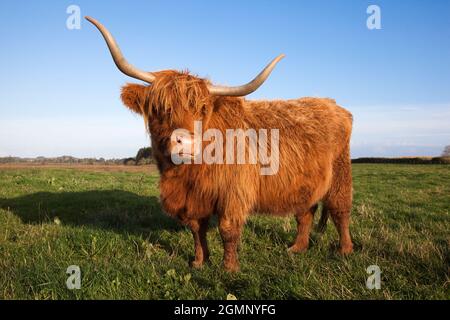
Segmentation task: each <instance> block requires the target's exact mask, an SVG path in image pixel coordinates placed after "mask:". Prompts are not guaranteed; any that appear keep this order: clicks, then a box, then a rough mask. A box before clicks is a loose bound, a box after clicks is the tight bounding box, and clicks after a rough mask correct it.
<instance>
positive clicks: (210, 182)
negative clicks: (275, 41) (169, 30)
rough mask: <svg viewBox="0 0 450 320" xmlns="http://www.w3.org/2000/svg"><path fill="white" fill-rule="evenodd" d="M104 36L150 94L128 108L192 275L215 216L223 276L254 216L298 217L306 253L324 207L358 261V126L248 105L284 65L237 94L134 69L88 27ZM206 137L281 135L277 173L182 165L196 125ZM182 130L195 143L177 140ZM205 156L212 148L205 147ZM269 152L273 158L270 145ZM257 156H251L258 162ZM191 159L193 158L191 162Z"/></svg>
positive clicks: (271, 105)
mask: <svg viewBox="0 0 450 320" xmlns="http://www.w3.org/2000/svg"><path fill="white" fill-rule="evenodd" d="M87 19H88V20H89V21H90V22H92V23H93V24H94V25H95V26H96V27H97V28H98V29H99V31H100V32H101V33H102V35H103V37H104V38H105V40H106V42H107V45H108V47H109V50H110V52H111V54H112V57H113V59H114V61H115V63H116V65H117V67H118V68H119V69H120V70H121V71H122V72H123V73H125V74H126V75H128V76H130V77H133V78H136V79H139V80H142V81H144V82H146V83H147V84H148V85H140V84H127V85H125V86H124V87H123V88H122V94H121V98H122V101H123V103H124V104H125V105H126V106H127V107H128V108H129V109H130V110H132V111H134V112H136V113H138V114H140V115H142V116H143V118H144V121H145V124H146V128H147V129H148V131H149V133H150V136H151V143H152V148H153V151H154V154H153V156H154V158H155V160H156V163H157V166H158V169H159V172H160V175H161V178H160V185H159V186H160V198H161V203H162V207H163V209H164V211H165V212H166V213H167V214H168V215H169V216H171V217H174V218H176V219H178V220H179V221H180V222H181V223H182V224H184V225H186V226H188V227H189V228H190V230H191V231H192V234H193V237H194V247H195V258H194V260H193V261H192V266H193V267H201V266H202V265H203V264H204V262H205V261H208V259H209V251H208V245H207V237H206V234H207V229H208V222H209V220H210V218H211V216H212V215H214V214H215V215H217V217H218V225H219V232H220V235H221V238H222V241H223V246H224V258H223V261H224V267H225V269H226V270H229V271H236V270H238V269H239V262H238V257H237V249H238V244H239V241H240V236H241V233H242V229H243V226H244V224H245V221H246V219H247V217H248V216H249V215H250V214H251V213H266V214H272V215H278V216H285V215H288V214H292V213H293V214H294V215H295V218H296V221H297V236H296V239H295V242H294V244H293V245H292V246H291V247H290V248H289V249H288V250H289V251H290V252H292V253H296V252H303V251H305V250H307V248H308V242H309V235H310V230H311V226H312V222H313V217H314V213H315V211H316V208H317V205H318V203H319V202H322V203H323V211H322V218H321V223H322V225H324V224H325V223H326V220H327V217H328V216H331V218H332V220H333V222H334V224H335V226H336V228H337V231H338V233H339V237H340V243H339V253H341V254H343V255H345V254H349V253H351V252H352V248H353V245H352V241H351V238H350V232H349V218H350V210H351V205H352V176H351V162H350V135H351V129H352V116H351V114H350V113H349V112H348V111H346V110H345V109H343V108H341V107H339V106H338V105H336V103H335V101H334V100H332V99H322V98H301V99H296V100H277V101H248V100H246V99H245V98H243V97H244V96H246V95H248V94H250V93H251V92H253V91H255V90H256V89H257V88H258V87H259V86H261V85H262V83H263V82H264V81H265V80H266V79H267V77H268V76H269V74H270V73H271V72H272V69H273V68H274V67H275V65H276V64H277V63H278V61H279V60H281V58H283V55H281V56H279V57H277V58H276V59H274V60H273V61H272V62H271V63H270V64H269V65H268V66H267V67H266V68H265V69H264V70H263V71H262V72H261V73H260V74H259V75H258V76H257V77H256V78H255V79H254V80H253V81H251V82H249V83H248V84H246V85H242V86H238V87H225V86H216V85H213V84H212V83H211V82H210V81H208V80H206V79H201V78H199V77H196V76H193V75H191V74H190V73H188V72H178V71H173V70H167V71H159V72H144V71H141V70H139V69H137V68H135V67H134V66H132V65H130V64H129V63H128V62H127V61H126V60H125V58H124V57H123V55H122V53H121V52H120V49H119V47H118V45H117V43H116V42H115V40H114V38H113V37H112V35H111V34H110V33H109V31H108V30H107V29H106V28H105V27H104V26H103V25H101V24H100V23H99V22H98V21H96V20H95V19H92V18H89V17H87ZM195 121H201V122H202V130H204V131H205V130H207V129H208V128H216V129H218V130H220V131H221V132H223V134H224V135H225V131H226V130H227V129H242V130H244V131H245V130H248V129H254V130H259V129H277V130H279V146H278V150H276V151H278V152H279V168H278V171H277V172H276V173H275V174H271V175H261V174H260V169H261V163H244V164H237V163H234V164H226V163H213V164H209V163H208V164H206V163H200V164H195V163H192V164H175V163H174V162H173V161H172V155H173V152H174V151H173V150H175V149H176V147H177V145H180V144H181V145H183V144H184V145H192V144H193V143H194V142H195V141H194V137H193V135H192V133H193V131H194V122H195ZM179 128H183V129H184V130H185V131H187V132H190V133H191V135H187V136H183V137H176V138H175V139H173V132H174V130H176V129H179ZM201 147H202V148H203V147H204V144H201ZM269 151H272V152H273V151H274V150H273V146H271V145H270V144H269ZM250 153H251V151H249V150H247V151H246V156H247V157H248V156H250ZM184 156H185V157H186V156H187V157H192V158H193V157H195V154H194V153H193V152H192V153H190V154H187V155H186V154H185V155H184Z"/></svg>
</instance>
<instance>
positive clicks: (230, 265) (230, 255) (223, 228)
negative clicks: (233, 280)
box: [219, 216, 244, 272]
mask: <svg viewBox="0 0 450 320" xmlns="http://www.w3.org/2000/svg"><path fill="white" fill-rule="evenodd" d="M243 225H244V220H243V219H242V221H241V219H239V218H234V219H230V218H228V217H225V216H221V217H220V218H219V232H220V236H221V238H222V241H223V250H224V252H223V264H224V267H225V270H226V271H231V272H235V271H239V260H238V254H237V249H238V246H239V241H240V238H241V232H242V227H243Z"/></svg>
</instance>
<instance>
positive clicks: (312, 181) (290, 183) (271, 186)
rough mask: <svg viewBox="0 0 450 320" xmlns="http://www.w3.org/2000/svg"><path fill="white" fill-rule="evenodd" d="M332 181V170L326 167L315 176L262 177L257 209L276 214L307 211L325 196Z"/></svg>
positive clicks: (259, 211) (257, 210)
mask: <svg viewBox="0 0 450 320" xmlns="http://www.w3.org/2000/svg"><path fill="white" fill-rule="evenodd" d="M283 177H285V176H283ZM330 181H331V170H326V169H325V170H322V171H321V172H315V173H314V176H312V175H311V174H297V175H292V176H290V178H289V179H288V180H287V179H283V180H281V179H280V178H277V176H267V177H262V178H261V187H260V193H259V197H258V204H257V206H256V208H255V211H256V212H258V213H267V214H275V215H286V214H290V213H292V212H306V211H308V210H309V209H310V208H311V207H312V206H314V205H315V204H317V203H318V202H319V201H320V200H322V199H323V198H324V196H325V194H326V193H327V192H328V190H329V187H330Z"/></svg>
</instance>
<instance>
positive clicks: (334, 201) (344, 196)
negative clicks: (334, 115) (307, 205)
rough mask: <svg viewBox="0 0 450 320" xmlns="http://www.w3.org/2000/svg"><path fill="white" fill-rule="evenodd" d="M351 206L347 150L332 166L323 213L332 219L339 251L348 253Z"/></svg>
mask: <svg viewBox="0 0 450 320" xmlns="http://www.w3.org/2000/svg"><path fill="white" fill-rule="evenodd" d="M351 206H352V171H351V162H350V157H349V153H348V151H345V152H344V153H343V154H342V155H341V156H340V157H339V158H338V159H337V160H336V162H335V164H334V166H333V181H332V185H331V188H330V191H329V193H328V195H327V197H326V199H325V201H324V210H327V212H326V213H325V214H326V215H329V216H330V217H331V219H332V220H333V223H334V225H335V226H336V229H337V231H338V233H339V253H340V254H342V255H347V254H350V253H351V252H352V251H353V243H352V239H351V237H350V229H349V224H350V211H351Z"/></svg>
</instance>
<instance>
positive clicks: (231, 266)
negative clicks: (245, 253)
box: [224, 264, 240, 273]
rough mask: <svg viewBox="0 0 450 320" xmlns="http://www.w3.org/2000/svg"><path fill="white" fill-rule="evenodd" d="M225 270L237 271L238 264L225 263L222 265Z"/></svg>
mask: <svg viewBox="0 0 450 320" xmlns="http://www.w3.org/2000/svg"><path fill="white" fill-rule="evenodd" d="M224 268H225V271H227V272H233V273H234V272H238V271H239V269H240V268H239V264H225V265H224Z"/></svg>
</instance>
